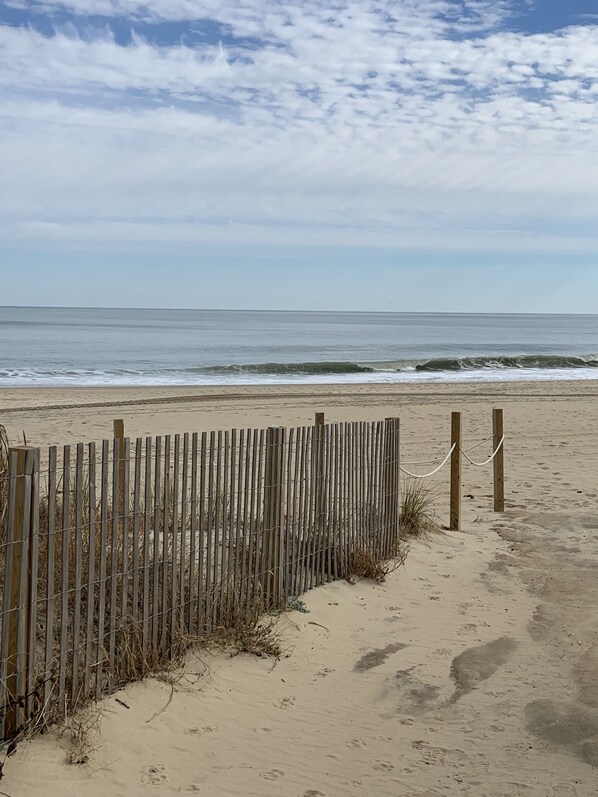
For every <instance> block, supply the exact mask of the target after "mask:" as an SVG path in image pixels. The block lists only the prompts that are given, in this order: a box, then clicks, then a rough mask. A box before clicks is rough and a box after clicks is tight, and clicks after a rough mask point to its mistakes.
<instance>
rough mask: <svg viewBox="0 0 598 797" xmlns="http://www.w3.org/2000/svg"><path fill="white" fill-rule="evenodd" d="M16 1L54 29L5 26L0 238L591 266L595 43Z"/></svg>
mask: <svg viewBox="0 0 598 797" xmlns="http://www.w3.org/2000/svg"><path fill="white" fill-rule="evenodd" d="M12 5H13V6H15V7H16V6H18V5H19V2H18V0H13V3H12ZM20 5H21V7H22V8H25V7H26V8H27V9H28V10H29V12H32V11H36V12H37V13H38V14H40V15H41V14H44V15H46V16H45V17H44V18H46V17H47V15H53V16H51V19H52V20H53V22H52V24H53V26H54V28H53V30H52V33H51V35H48V33H47V32H46V33H41V32H40V31H39V30H38V29H37V28H36V16H35V14H31V17H30V19H31V25H30V26H28V27H11V26H0V91H1V96H2V97H3V99H2V100H0V135H1V136H2V141H3V147H2V149H1V150H0V172H1V173H2V174H3V181H4V183H5V185H7V186H8V187H9V190H8V191H6V192H3V194H2V195H1V196H0V210H1V211H2V214H3V217H4V224H3V225H2V227H0V235H3V236H4V237H5V239H6V238H7V237H8V238H10V240H11V241H14V240H19V239H22V240H27V239H28V238H30V237H33V238H35V240H38V239H39V238H40V237H41V238H43V237H44V236H47V237H48V240H52V241H56V240H57V239H60V238H61V236H62V239H64V240H73V239H77V240H80V241H83V242H89V243H90V244H97V243H102V242H105V241H107V240H114V241H122V240H123V235H124V236H125V237H126V235H129V234H130V235H131V236H133V239H134V240H135V241H140V242H142V241H144V240H145V241H147V242H155V241H156V240H162V241H164V242H165V243H167V242H169V241H172V240H173V239H175V238H178V240H180V241H188V242H189V243H190V244H196V243H198V242H200V241H202V240H205V239H209V241H210V242H212V243H217V242H218V241H219V240H220V241H221V242H222V243H228V242H229V241H230V240H234V241H235V242H236V243H238V244H239V245H240V244H242V243H243V242H244V241H246V242H248V241H250V242H255V240H260V241H262V242H264V243H267V242H268V241H269V240H270V241H272V242H274V241H276V242H277V243H282V242H284V241H285V240H286V241H288V242H291V241H297V240H298V241H305V240H306V236H307V237H308V236H309V235H313V237H314V238H317V240H318V241H327V242H329V243H330V245H338V243H339V242H343V241H345V242H351V243H355V244H359V245H361V243H363V242H366V243H367V244H368V245H376V242H378V243H379V245H385V246H386V245H393V246H404V247H413V246H421V247H425V246H426V245H434V246H439V247H441V246H442V241H445V242H446V245H447V246H450V247H455V246H457V244H458V243H459V242H460V243H461V245H462V246H463V247H464V248H467V247H468V246H470V245H471V242H472V241H475V245H476V246H481V245H483V244H484V242H485V245H486V246H487V247H488V248H493V249H494V248H499V249H502V248H505V247H507V248H508V247H509V246H511V247H513V248H524V249H528V248H529V247H530V246H533V245H534V243H533V242H534V241H536V242H537V245H538V246H539V247H542V246H544V245H545V242H546V241H550V242H551V245H555V244H554V242H555V240H560V241H561V245H562V246H564V247H568V246H571V247H573V248H575V247H576V246H578V245H581V246H582V247H586V248H594V249H596V250H598V234H596V233H595V232H594V231H593V229H594V228H593V223H592V220H593V219H594V218H595V216H596V213H597V212H598V198H597V197H596V193H595V185H596V184H597V180H598V164H597V163H596V159H595V157H594V156H593V153H594V152H595V151H597V147H598V103H597V102H596V100H597V94H598V60H597V59H596V56H595V53H596V52H597V51H598V27H595V26H571V27H568V28H566V29H564V30H562V31H558V32H556V33H553V34H536V35H532V34H525V33H516V32H512V31H509V30H508V26H507V24H506V22H507V21H508V15H509V10H510V6H509V4H508V3H506V2H501V3H496V2H494V3H490V2H481V1H478V0H467V1H466V2H463V3H454V2H445V1H444V0H431V2H429V3H421V2H418V1H417V0H400V1H399V2H390V0H379V2H374V0H363V2H361V3H359V5H356V4H350V3H349V2H345V0H336V2H334V3H333V2H328V3H324V2H316V1H315V0H304V1H303V2H286V3H282V2H268V3H266V2H265V0H238V1H237V2H229V1H228V0H222V2H216V1H215V0H205V2H202V4H201V9H202V14H203V15H204V17H203V18H201V19H198V18H197V13H198V12H197V8H198V4H197V3H196V2H191V0H189V1H188V2H187V0H153V2H143V3H142V2H137V0H62V1H61V2H58V0H53V1H52V2H45V3H39V2H38V3H27V4H24V3H21V4H20ZM66 12H68V13H69V14H70V16H65V13H66ZM90 15H100V16H103V17H105V18H106V19H105V20H103V21H102V24H101V25H100V26H99V27H98V25H97V21H95V20H91V19H90ZM117 18H120V23H121V24H122V22H123V20H125V19H126V20H127V22H128V23H129V24H130V25H131V26H132V35H131V37H130V43H129V44H128V45H126V46H123V44H122V43H119V41H118V40H117V38H116V37H115V35H114V34H113V32H112V26H113V25H114V24H115V20H116V19H117ZM144 20H145V21H146V22H147V21H148V20H150V21H152V22H153V23H156V24H158V23H160V21H164V20H178V21H187V22H189V23H190V24H193V25H195V26H199V28H198V29H200V30H201V29H202V28H201V26H202V25H205V24H207V20H209V21H210V25H211V28H210V30H212V31H214V30H215V31H216V35H212V36H210V37H206V39H205V40H202V41H201V43H199V44H197V43H196V44H188V43H187V44H184V43H181V42H180V40H178V39H177V40H176V41H174V40H173V43H172V44H171V45H165V44H161V45H157V44H155V43H154V41H152V38H151V36H150V35H149V34H148V33H147V31H146V32H145V35H142V34H141V32H140V31H141V30H142V29H144V28H143V25H142V24H141V23H142V21H144ZM92 22H93V24H92ZM136 26H137V27H136ZM144 30H145V29H144ZM206 30H207V28H206ZM225 33H226V35H225ZM576 236H577V238H579V240H580V242H581V243H580V244H576V243H573V241H574V240H576ZM543 242H544V243H543Z"/></svg>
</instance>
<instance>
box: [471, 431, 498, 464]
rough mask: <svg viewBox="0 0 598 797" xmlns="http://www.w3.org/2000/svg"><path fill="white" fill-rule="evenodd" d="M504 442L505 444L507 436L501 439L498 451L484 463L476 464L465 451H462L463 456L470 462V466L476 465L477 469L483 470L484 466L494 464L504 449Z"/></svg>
mask: <svg viewBox="0 0 598 797" xmlns="http://www.w3.org/2000/svg"><path fill="white" fill-rule="evenodd" d="M504 442H505V436H504V435H503V436H502V437H501V440H500V443H499V444H498V445H497V446H496V450H495V451H493V452H492V454H491V455H490V457H488V459H486V460H485V461H484V462H474V461H473V459H470V458H469V457H468V456H467V454H466V453H465V451H463V449H461V453H462V454H463V456H464V457H465V459H466V460H467V461H468V462H469V464H470V465H475V466H476V468H483V467H484V465H488V464H489V463H490V462H492V460H493V459H494V457H495V456H496V455H497V454H498V452H499V451H500V449H501V448H502V446H503V443H504Z"/></svg>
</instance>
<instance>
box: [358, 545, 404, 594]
mask: <svg viewBox="0 0 598 797" xmlns="http://www.w3.org/2000/svg"><path fill="white" fill-rule="evenodd" d="M407 551H408V548H407V546H406V545H405V544H404V542H403V541H402V540H399V541H398V542H397V544H396V545H395V547H394V550H392V551H391V552H390V554H389V556H387V557H384V558H380V557H377V556H374V554H373V553H371V552H370V551H366V550H365V549H364V548H355V549H354V550H353V551H352V553H351V555H350V557H349V569H348V573H347V576H346V579H347V581H349V583H351V584H355V583H356V582H357V581H360V580H361V579H368V580H370V581H375V582H376V583H377V584H383V583H384V582H385V581H386V577H387V576H389V575H390V574H391V573H394V571H395V570H397V569H398V568H399V567H401V565H403V564H405V559H406V558H407Z"/></svg>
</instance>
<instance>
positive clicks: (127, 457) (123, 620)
mask: <svg viewBox="0 0 598 797" xmlns="http://www.w3.org/2000/svg"><path fill="white" fill-rule="evenodd" d="M122 446H123V444H122V443H121V467H120V469H119V490H120V491H122V492H121V500H120V506H121V529H122V534H121V548H122V552H121V557H120V562H121V565H120V569H121V585H120V586H121V589H120V596H121V597H120V620H119V626H118V627H119V629H120V631H121V632H124V631H125V630H126V629H127V628H128V625H129V580H130V555H129V545H130V539H129V520H130V515H131V489H130V483H131V440H130V438H129V437H126V438H125V440H124V447H122ZM120 638H121V639H122V633H121V637H120ZM121 658H122V657H121Z"/></svg>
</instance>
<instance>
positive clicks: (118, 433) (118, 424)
mask: <svg viewBox="0 0 598 797" xmlns="http://www.w3.org/2000/svg"><path fill="white" fill-rule="evenodd" d="M114 439H115V440H117V439H118V440H120V446H119V451H120V454H119V458H118V506H117V507H116V514H117V516H118V515H120V513H121V511H122V514H123V516H124V514H125V424H124V421H123V420H122V419H115V421H114Z"/></svg>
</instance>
